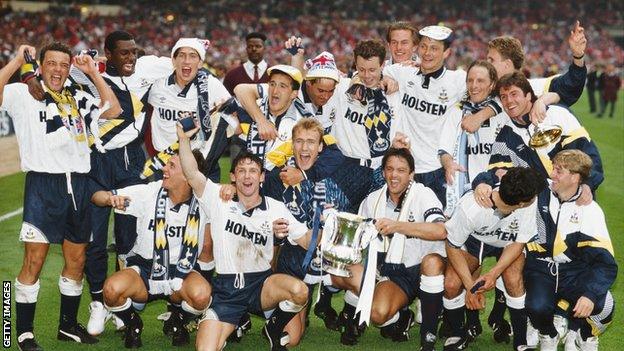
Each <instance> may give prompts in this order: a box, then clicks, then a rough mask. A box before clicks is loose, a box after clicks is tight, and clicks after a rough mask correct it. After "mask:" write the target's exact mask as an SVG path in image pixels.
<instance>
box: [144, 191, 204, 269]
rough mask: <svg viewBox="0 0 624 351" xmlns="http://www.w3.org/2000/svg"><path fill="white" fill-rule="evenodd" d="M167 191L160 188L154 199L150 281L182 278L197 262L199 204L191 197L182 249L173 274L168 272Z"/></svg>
mask: <svg viewBox="0 0 624 351" xmlns="http://www.w3.org/2000/svg"><path fill="white" fill-rule="evenodd" d="M167 198H168V197H167V189H165V188H160V191H159V192H158V196H157V198H156V208H155V214H154V219H155V225H154V254H153V256H152V258H153V264H152V269H151V272H150V279H152V280H168V279H173V278H182V279H184V277H186V275H187V274H188V273H189V272H190V271H191V270H192V269H193V267H194V266H195V263H196V262H197V257H198V249H199V219H200V218H199V202H198V201H197V198H196V197H195V196H192V198H191V202H190V204H189V210H188V215H187V217H186V225H185V226H184V236H183V239H182V247H181V248H180V255H179V256H178V262H177V264H176V270H175V272H169V242H168V240H167V235H166V230H167V221H166V213H167Z"/></svg>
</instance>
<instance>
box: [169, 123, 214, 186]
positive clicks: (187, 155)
mask: <svg viewBox="0 0 624 351" xmlns="http://www.w3.org/2000/svg"><path fill="white" fill-rule="evenodd" d="M197 131H199V126H195V128H194V129H191V130H189V131H187V132H184V130H182V126H181V125H180V123H177V124H176V132H177V134H178V139H179V142H180V150H179V152H180V163H181V164H182V172H184V176H185V177H186V181H187V182H188V183H189V185H190V186H191V188H193V192H194V193H195V195H196V196H197V197H198V198H199V197H202V195H203V194H204V188H205V187H206V182H208V181H210V180H208V179H207V178H206V176H204V175H203V174H202V172H200V171H199V168H198V167H197V161H195V156H193V151H192V150H191V136H193V135H194V134H195V133H197Z"/></svg>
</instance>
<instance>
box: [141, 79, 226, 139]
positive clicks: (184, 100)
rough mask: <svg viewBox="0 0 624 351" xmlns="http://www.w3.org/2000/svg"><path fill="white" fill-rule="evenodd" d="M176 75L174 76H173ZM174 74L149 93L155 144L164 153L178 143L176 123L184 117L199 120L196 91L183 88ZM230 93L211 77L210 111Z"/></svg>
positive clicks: (193, 84) (209, 92) (189, 86)
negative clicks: (176, 80)
mask: <svg viewBox="0 0 624 351" xmlns="http://www.w3.org/2000/svg"><path fill="white" fill-rule="evenodd" d="M174 74H175V73H174ZM174 74H171V75H169V76H168V77H162V78H159V79H157V80H156V81H155V82H154V84H153V85H152V88H151V90H150V91H149V98H148V102H149V104H150V105H152V106H153V108H154V111H153V112H152V116H151V121H150V124H151V127H152V144H153V145H154V148H155V149H156V150H157V151H162V150H164V149H166V148H167V147H169V146H170V145H171V144H173V143H174V142H176V141H177V140H178V136H177V135H176V123H177V122H178V121H179V120H180V119H182V118H185V117H194V118H197V117H198V114H197V99H198V98H197V87H196V86H195V83H190V84H189V85H188V86H186V87H184V88H180V87H179V86H178V84H176V82H175V76H174ZM229 97H230V93H228V91H227V90H226V89H225V87H224V86H223V83H221V82H220V81H219V80H218V79H217V78H215V77H214V76H212V75H211V76H209V77H208V102H209V105H210V108H212V107H213V106H215V104H217V103H219V102H221V101H223V100H226V99H228V98H229Z"/></svg>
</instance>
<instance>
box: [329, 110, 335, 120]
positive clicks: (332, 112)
mask: <svg viewBox="0 0 624 351" xmlns="http://www.w3.org/2000/svg"><path fill="white" fill-rule="evenodd" d="M329 120H330V121H331V124H334V120H336V108H335V107H332V109H331V112H330V113H329Z"/></svg>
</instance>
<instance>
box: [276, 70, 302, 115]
mask: <svg viewBox="0 0 624 351" xmlns="http://www.w3.org/2000/svg"><path fill="white" fill-rule="evenodd" d="M292 82H293V80H292V78H290V76H289V75H287V74H284V73H281V72H277V71H275V72H273V73H272V74H271V77H270V78H269V112H271V114H272V115H274V116H278V115H281V114H282V113H284V112H286V110H287V109H288V107H290V104H291V103H292V101H293V100H294V99H295V98H296V97H297V93H298V91H297V90H294V89H293V86H292Z"/></svg>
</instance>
